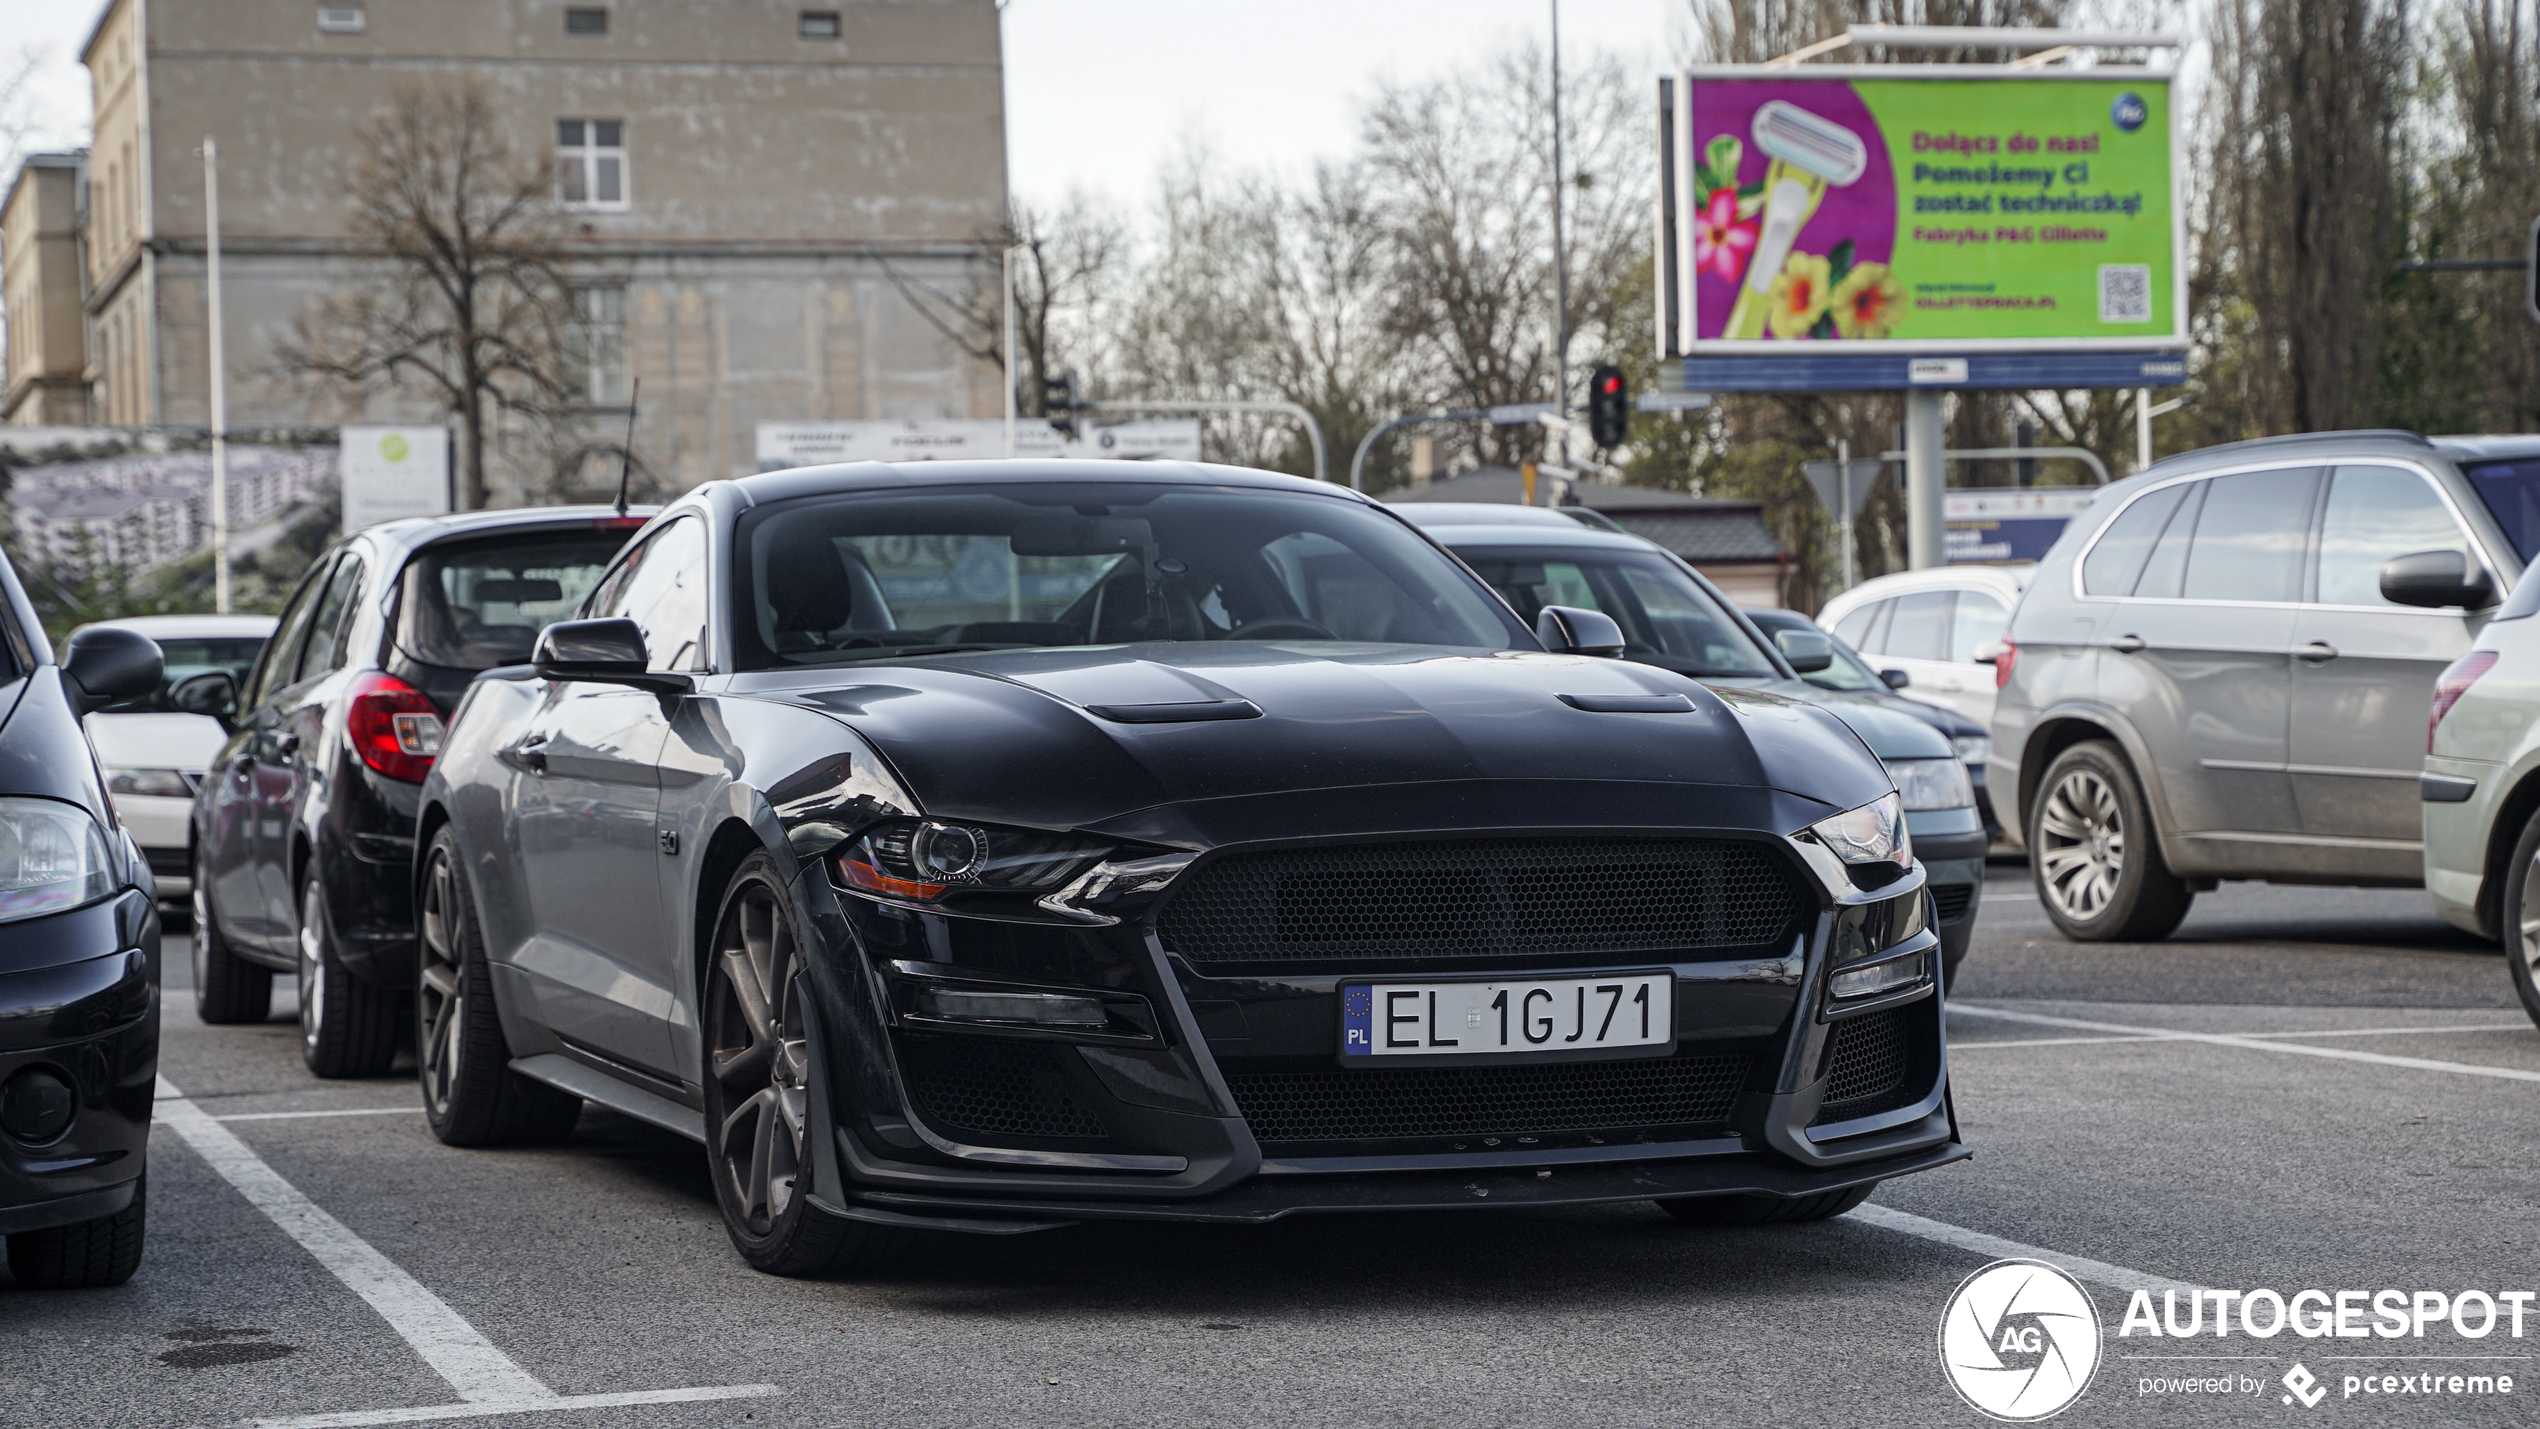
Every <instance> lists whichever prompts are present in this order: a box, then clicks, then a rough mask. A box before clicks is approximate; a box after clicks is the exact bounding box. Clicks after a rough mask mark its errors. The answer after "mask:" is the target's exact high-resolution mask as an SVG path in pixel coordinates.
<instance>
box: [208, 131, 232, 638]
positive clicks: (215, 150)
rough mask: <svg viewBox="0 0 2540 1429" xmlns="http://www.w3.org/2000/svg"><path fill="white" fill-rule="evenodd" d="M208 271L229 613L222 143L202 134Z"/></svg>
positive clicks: (222, 586)
mask: <svg viewBox="0 0 2540 1429" xmlns="http://www.w3.org/2000/svg"><path fill="white" fill-rule="evenodd" d="M203 233H204V240H205V241H204V273H203V280H204V283H205V285H206V298H207V301H208V302H209V305H210V308H209V311H207V312H206V313H204V315H203V316H204V319H205V322H206V325H207V326H209V327H210V328H211V337H212V351H211V363H212V373H211V376H212V609H214V610H216V611H218V612H220V613H221V614H223V615H227V614H229V362H228V358H227V355H226V352H225V344H223V343H222V341H221V336H222V334H221V310H220V149H219V147H218V146H217V145H215V144H214V143H213V142H212V136H210V135H209V134H206V135H204V136H203Z"/></svg>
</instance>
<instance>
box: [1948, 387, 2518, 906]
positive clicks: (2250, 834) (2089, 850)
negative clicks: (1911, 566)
mask: <svg viewBox="0 0 2540 1429" xmlns="http://www.w3.org/2000/svg"><path fill="white" fill-rule="evenodd" d="M2535 540H2540V438H2529V437H2524V438H2481V439H2456V438H2444V439H2442V440H2438V441H2428V440H2426V439H2425V438H2423V437H2419V436H2416V435H2414V434H2411V433H2406V432H2330V433H2321V434H2316V435H2311V436H2302V437H2276V438H2269V439H2267V440H2263V441H2255V442H2239V443H2234V444H2232V445H2230V446H2223V447H2215V448H2211V449H2208V450H2205V451H2200V452H2193V453H2189V454H2187V455H2184V456H2178V457H2172V458H2170V459H2169V460H2166V461H2163V462H2160V463H2158V464H2156V465H2154V466H2153V467H2152V468H2151V469H2150V470H2148V471H2146V472H2144V473H2143V474H2142V475H2140V476H2137V477H2133V478H2130V479H2128V480H2126V481H2121V482H2118V483H2116V484H2115V485H2113V486H2110V487H2108V488H2107V489H2106V490H2105V491H2104V492H2103V493H2102V494H2101V495H2100V497H2099V498H2098V500H2097V501H2095V502H2094V503H2092V505H2091V507H2090V509H2089V511H2087V512H2086V513H2084V514H2083V515H2081V516H2079V517H2076V518H2074V520H2073V523H2072V524H2071V525H2070V526H2069V527H2067V528H2066V530H2065V532H2064V535H2063V538H2062V539H2061V540H2059V541H2058V542H2056V544H2055V547H2054V549H2053V550H2051V551H2049V552H2048V553H2047V557H2046V559H2045V560H2044V561H2042V562H2041V563H2039V565H2038V568H2037V578H2036V580H2035V581H2034V582H2032V583H2031V584H2030V586H2029V590H2028V596H2027V598H2026V599H2025V600H2023V601H2022V602H2021V604H2020V608H2019V612H2018V614H2017V615H2016V616H2015V617H2014V619H2013V620H2012V624H2011V635H2010V644H2011V646H2012V647H2013V648H2012V649H2011V650H2009V651H2008V652H2007V653H2005V654H2004V656H2003V658H2002V660H2001V661H2000V663H1999V664H1997V666H1996V669H1997V670H1999V671H2000V673H2001V676H2002V680H2003V685H2002V690H2001V705H2000V708H1999V709H1998V711H1997V713H1996V714H1995V717H1994V723H1993V767H1992V770H1991V774H1992V778H1991V781H1990V782H1991V784H1992V787H1993V790H1994V793H1995V797H1996V800H1997V802H1998V803H2003V804H2004V808H2003V812H2004V813H2005V814H2006V815H2009V814H2012V813H2013V812H2014V811H2015V810H2016V813H2017V816H2018V822H2017V824H2016V825H2015V827H2017V828H2018V829H2019V831H2020V833H2021V836H2022V837H2023V839H2024V840H2025V841H2026V842H2027V843H2028V845H2029V852H2030V862H2031V866H2032V867H2033V868H2034V869H2035V871H2036V877H2037V884H2038V892H2039V895H2040V899H2041V901H2042V902H2044V904H2045V906H2046V911H2047V914H2048V916H2049V917H2051V918H2053V919H2054V921H2055V923H2056V926H2058V927H2059V928H2061V929H2062V930H2063V931H2064V932H2065V934H2066V935H2068V936H2070V937H2074V938H2082V939H2110V938H2113V939H2125V940H2134V939H2147V938H2158V937H2162V936H2164V935H2166V934H2167V933H2168V932H2169V931H2170V930H2171V929H2173V928H2175V927H2177V926H2178V922H2179V920H2180V919H2181V918H2183V917H2185V916H2186V914H2187V909H2188V905H2189V902H2190V900H2191V899H2192V898H2193V897H2194V896H2195V894H2196V892H2197V891H2198V890H2200V889H2206V888H2211V887H2213V886H2214V884H2215V882H2216V880H2219V879H2225V878H2248V879H2265V880H2269V881H2273V882H2282V883H2330V884H2364V885H2379V886H2388V887H2413V886H2415V885H2417V884H2418V883H2420V882H2421V881H2422V880H2423V878H2424V862H2425V858H2426V853H2425V848H2424V844H2423V839H2424V832H2423V829H2424V826H2423V822H2422V820H2423V815H2422V814H2421V812H2420V808H2419V802H2420V801H2419V796H2418V790H2419V778H2418V776H2419V774H2420V772H2421V770H2422V767H2423V765H2422V761H2423V759H2424V757H2425V750H2426V737H2425V712H2426V710H2427V708H2428V706H2429V704H2430V703H2431V702H2432V701H2433V699H2434V696H2435V678H2436V676H2437V674H2438V673H2440V672H2441V671H2442V670H2443V669H2444V668H2445V667H2446V666H2447V665H2449V664H2451V662H2453V661H2454V660H2457V659H2459V658H2460V657H2461V656H2462V655H2464V654H2466V653H2468V652H2469V649H2470V645H2471V642H2472V641H2473V640H2474V639H2475V638H2476V637H2477V636H2478V634H2479V631H2480V629H2481V627H2482V626H2484V625H2485V624H2486V622H2487V618H2488V614H2489V613H2490V612H2491V611H2492V610H2493V608H2494V607H2495V604H2496V599H2495V592H2497V591H2501V590H2505V589H2507V588H2509V587H2511V585H2512V584H2513V582H2514V581H2515V580H2516V579H2517V578H2519V577H2520V576H2521V574H2522V571H2523V567H2524V564H2525V562H2527V561H2528V560H2529V559H2530V556H2531V552H2532V550H2533V543H2534V541H2535ZM2473 866H2481V865H2476V864H2475V863H2474V864H2473ZM2453 892H2454V893H2456V892H2457V890H2453ZM2444 896H2449V895H2438V898H2440V897H2444Z"/></svg>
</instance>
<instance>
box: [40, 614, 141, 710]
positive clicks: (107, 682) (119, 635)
mask: <svg viewBox="0 0 2540 1429" xmlns="http://www.w3.org/2000/svg"><path fill="white" fill-rule="evenodd" d="M166 670H167V657H166V656H165V655H163V654H161V653H160V652H159V642H158V641H156V640H153V639H151V638H150V637H149V636H147V635H143V634H141V633H139V632H137V631H132V630H117V629H112V628H107V629H100V630H83V631H80V632H79V633H78V634H76V635H73V636H72V637H71V644H70V649H68V650H67V651H65V652H63V656H62V692H63V693H64V694H66V695H68V696H69V697H70V702H71V711H72V713H74V714H81V715H85V714H88V713H90V712H91V711H94V710H102V709H104V708H105V707H106V706H108V705H113V704H121V703H122V702H124V701H125V700H130V699H138V698H140V697H141V696H143V695H146V694H148V693H150V692H151V691H152V690H155V689H157V688H158V687H159V676H160V675H161V674H163V673H164V672H165V671H166Z"/></svg>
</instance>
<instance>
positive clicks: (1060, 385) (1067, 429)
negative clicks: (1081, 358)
mask: <svg viewBox="0 0 2540 1429" xmlns="http://www.w3.org/2000/svg"><path fill="white" fill-rule="evenodd" d="M1076 411H1077V402H1076V374H1075V373H1073V372H1062V373H1060V374H1058V375H1057V376H1056V377H1044V378H1042V379H1041V415H1043V416H1045V417H1047V418H1049V422H1050V430H1051V431H1054V432H1056V433H1058V434H1059V435H1060V436H1061V437H1064V438H1065V439H1067V440H1068V441H1071V442H1072V441H1074V440H1076Z"/></svg>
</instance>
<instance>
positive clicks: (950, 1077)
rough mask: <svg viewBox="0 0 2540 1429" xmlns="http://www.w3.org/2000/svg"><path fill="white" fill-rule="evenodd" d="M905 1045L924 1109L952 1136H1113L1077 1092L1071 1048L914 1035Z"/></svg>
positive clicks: (904, 1057)
mask: <svg viewBox="0 0 2540 1429" xmlns="http://www.w3.org/2000/svg"><path fill="white" fill-rule="evenodd" d="M899 1043H900V1064H901V1067H902V1069H903V1070H904V1071H905V1072H906V1073H907V1075H908V1083H909V1091H910V1093H911V1094H912V1095H913V1096H914V1097H915V1098H916V1099H917V1105H918V1109H919V1110H920V1111H922V1112H924V1113H925V1115H926V1119H927V1120H928V1121H930V1122H933V1123H935V1124H936V1125H938V1126H941V1127H943V1128H945V1129H946V1130H958V1131H970V1132H984V1133H987V1134H989V1135H992V1136H1046V1137H1054V1138H1059V1137H1063V1138H1074V1139H1077V1140H1087V1139H1091V1138H1095V1137H1101V1136H1105V1135H1108V1134H1109V1133H1108V1129H1107V1128H1105V1127H1104V1126H1103V1124H1102V1122H1101V1121H1100V1120H1099V1119H1097V1118H1096V1117H1095V1116H1094V1114H1093V1113H1092V1112H1090V1111H1087V1110H1086V1109H1085V1107H1084V1105H1083V1104H1082V1103H1080V1102H1078V1101H1077V1100H1076V1097H1075V1094H1074V1093H1073V1091H1072V1090H1071V1089H1070V1088H1069V1086H1068V1083H1067V1073H1066V1071H1065V1070H1064V1064H1063V1063H1061V1062H1060V1060H1059V1059H1060V1058H1061V1057H1064V1056H1066V1055H1067V1049H1065V1048H1063V1047H1055V1046H1051V1045H1050V1044H1048V1043H1044V1042H1010V1041H1007V1040H1005V1039H1003V1038H997V1037H947V1036H933V1035H927V1034H923V1033H913V1032H912V1033H902V1034H900V1039H899Z"/></svg>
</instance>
